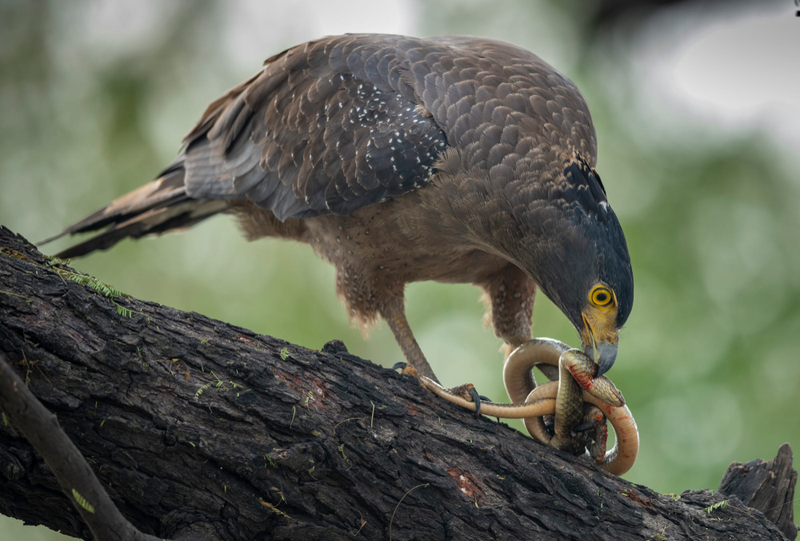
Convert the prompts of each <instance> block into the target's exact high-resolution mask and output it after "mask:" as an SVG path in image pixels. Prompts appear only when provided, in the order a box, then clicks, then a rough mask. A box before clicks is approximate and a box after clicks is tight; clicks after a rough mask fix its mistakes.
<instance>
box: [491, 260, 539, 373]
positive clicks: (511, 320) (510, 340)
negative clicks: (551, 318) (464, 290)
mask: <svg viewBox="0 0 800 541" xmlns="http://www.w3.org/2000/svg"><path fill="white" fill-rule="evenodd" d="M477 285H479V286H480V287H481V288H483V291H484V296H483V300H484V302H485V303H486V305H487V308H488V312H487V314H486V317H487V319H488V320H489V321H491V322H492V325H493V326H494V334H495V335H496V336H497V337H498V338H501V339H502V340H503V342H505V344H504V345H503V348H502V351H503V359H505V358H506V357H508V355H509V354H510V353H511V352H512V351H514V349H516V348H517V347H518V346H520V345H522V344H523V343H525V342H527V341H528V340H530V339H531V338H532V337H533V335H532V333H531V324H532V316H533V303H534V301H535V300H536V283H535V282H534V281H533V280H531V279H530V278H529V277H528V275H526V274H525V273H524V272H522V271H521V270H520V269H519V268H518V267H516V266H514V265H510V264H509V265H508V266H507V267H505V268H503V269H502V270H501V271H500V272H498V273H495V274H493V275H492V276H490V277H489V278H488V279H487V280H485V281H484V282H482V283H479V284H477Z"/></svg>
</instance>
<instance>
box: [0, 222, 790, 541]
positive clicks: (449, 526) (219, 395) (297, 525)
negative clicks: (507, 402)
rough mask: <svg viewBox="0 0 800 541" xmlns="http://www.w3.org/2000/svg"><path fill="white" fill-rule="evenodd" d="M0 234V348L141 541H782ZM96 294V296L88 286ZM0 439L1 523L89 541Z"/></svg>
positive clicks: (330, 359)
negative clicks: (189, 534)
mask: <svg viewBox="0 0 800 541" xmlns="http://www.w3.org/2000/svg"><path fill="white" fill-rule="evenodd" d="M72 272H74V271H71V270H70V269H69V268H68V267H66V266H61V265H53V264H52V262H50V263H49V264H48V260H47V259H46V258H45V257H43V256H41V254H39V253H38V252H36V250H35V249H34V248H33V247H32V246H30V245H29V244H28V243H27V242H26V241H25V240H24V239H22V238H21V237H18V236H14V235H13V234H12V233H11V232H9V231H8V230H7V229H4V228H0V351H2V352H4V353H5V355H6V357H8V358H9V359H10V360H11V361H12V362H13V365H14V368H15V370H16V371H17V373H18V374H19V375H20V376H21V377H22V378H23V380H25V381H26V382H27V385H28V387H29V388H30V389H31V391H33V393H34V394H35V395H36V396H37V397H38V399H39V400H40V401H41V402H42V403H43V404H44V405H45V406H47V408H48V409H49V410H50V411H51V412H53V413H55V414H56V415H57V417H58V421H59V422H60V425H61V427H62V428H63V429H64V431H65V432H66V433H67V434H68V435H69V437H70V438H71V439H72V441H73V442H74V443H75V445H76V446H77V447H78V449H79V450H80V451H81V453H82V454H83V456H84V457H86V459H87V460H88V462H89V464H90V465H91V466H92V468H93V469H94V471H95V473H96V474H97V476H98V478H99V479H100V481H101V483H102V484H103V485H104V486H105V487H106V489H107V490H108V492H109V494H110V496H111V498H112V500H113V502H114V503H115V504H116V505H117V507H118V508H119V510H120V511H121V512H122V514H123V515H124V516H125V517H127V518H128V519H129V520H130V521H131V522H132V523H133V524H134V525H135V526H136V527H137V528H139V529H140V530H141V531H142V532H145V533H148V534H153V535H156V536H158V537H163V538H169V537H174V536H175V535H179V534H180V535H183V534H185V532H186V531H187V529H193V530H194V531H195V532H197V535H198V537H199V538H204V539H223V540H233V539H326V540H328V539H334V540H335V539H358V538H363V539H397V540H401V539H426V540H427V539H581V540H588V539H609V540H610V539H613V540H640V539H664V540H666V539H726V540H727V539H731V538H733V539H752V540H760V539H782V538H783V536H782V534H781V533H780V531H779V530H778V528H776V526H775V525H773V524H772V523H771V522H769V521H768V520H767V519H766V518H765V517H764V515H763V514H761V513H760V512H759V511H756V510H754V509H751V508H747V507H745V506H744V505H743V504H742V503H741V502H740V501H739V500H738V499H737V498H735V497H730V498H729V499H728V504H727V506H717V508H715V509H713V510H710V511H709V510H707V509H708V508H709V507H710V506H712V505H714V504H717V503H719V502H722V501H725V499H726V498H725V497H724V496H722V495H720V494H714V493H712V492H710V491H694V492H689V491H687V492H684V493H683V494H682V495H681V497H680V498H679V499H678V500H677V501H675V500H674V499H673V498H672V497H668V496H663V495H661V494H658V493H656V492H655V491H653V490H650V489H649V488H647V487H644V486H641V485H634V484H631V483H629V482H627V481H624V480H623V479H620V478H618V477H615V476H613V475H610V474H608V473H605V472H602V471H600V470H598V469H597V468H596V467H595V466H593V465H591V464H589V463H587V462H584V461H583V459H580V458H575V457H572V456H570V455H567V454H565V453H562V452H559V451H555V450H553V449H550V448H547V447H544V446H542V445H540V444H538V443H536V442H534V441H532V440H531V439H530V438H527V437H525V436H523V435H522V434H520V433H518V432H516V431H514V430H512V429H510V428H508V427H507V426H505V425H503V424H500V423H496V422H494V421H492V420H490V419H487V418H480V419H475V418H474V417H473V416H472V415H471V414H470V413H468V412H465V411H462V410H459V409H457V408H455V407H452V406H450V405H449V404H446V403H443V402H442V401H440V400H439V399H437V398H436V397H434V396H433V395H430V394H428V393H427V392H426V391H424V390H423V389H422V388H420V386H419V385H418V384H417V383H416V381H414V380H413V379H410V378H408V377H405V376H400V375H397V374H395V373H394V372H392V371H389V370H386V369H384V368H381V367H380V366H377V365H375V364H372V363H371V362H369V361H365V360H362V359H360V358H358V357H355V356H353V355H350V354H348V353H347V352H346V350H344V349H343V348H342V347H341V345H340V344H338V345H337V344H336V343H331V344H329V345H328V346H327V347H326V348H323V350H324V351H311V350H308V349H304V348H301V347H298V346H294V345H292V344H289V343H286V342H283V341H281V340H278V339H275V338H272V337H269V336H262V335H257V334H255V333H253V332H251V331H248V330H246V329H242V328H238V327H234V326H232V325H228V324H225V323H222V322H219V321H214V320H212V319H209V318H206V317H204V316H202V315H200V314H196V313H186V312H181V311H179V310H175V309H172V308H168V307H164V306H159V305H157V304H155V303H150V302H144V301H139V300H135V299H132V298H128V297H120V296H115V295H114V294H113V292H109V291H106V292H107V293H111V295H110V296H105V295H103V294H101V293H99V292H98V291H96V290H95V289H92V288H91V287H89V285H90V284H87V285H81V284H79V283H76V282H75V281H74V280H76V279H77V280H79V281H85V280H86V279H85V278H83V279H82V278H80V277H78V275H77V274H71V273H72ZM93 283H94V285H95V286H96V287H98V288H100V289H103V286H102V285H101V284H98V283H96V282H93ZM17 428H18V427H14V426H12V425H6V424H0V473H1V474H2V483H0V512H2V513H4V514H6V515H9V516H13V517H16V518H19V519H22V520H25V521H26V522H28V523H34V524H44V525H46V526H48V527H50V528H52V529H55V530H61V531H62V532H64V533H66V534H68V535H73V536H76V537H81V538H90V535H91V534H90V532H89V530H88V528H87V527H86V526H85V525H84V524H83V522H82V521H81V519H80V516H79V515H78V513H77V512H76V511H75V509H74V508H73V506H72V505H70V503H69V501H68V500H67V498H66V497H65V496H64V495H63V493H62V491H61V489H60V488H59V486H58V483H57V481H56V479H55V477H54V476H53V475H52V473H51V472H50V470H49V468H48V467H47V466H46V464H45V463H44V462H43V460H42V459H41V458H40V456H39V455H38V453H37V452H35V451H34V449H33V448H32V447H31V445H30V444H29V443H28V442H27V440H25V439H23V438H22V436H21V435H20V434H19V432H18V430H17Z"/></svg>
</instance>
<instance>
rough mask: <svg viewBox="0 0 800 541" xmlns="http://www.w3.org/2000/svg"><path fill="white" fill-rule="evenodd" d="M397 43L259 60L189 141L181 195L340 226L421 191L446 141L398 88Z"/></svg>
mask: <svg viewBox="0 0 800 541" xmlns="http://www.w3.org/2000/svg"><path fill="white" fill-rule="evenodd" d="M400 39H401V38H400V37H399V36H337V37H334V38H325V39H321V40H318V41H313V42H309V43H306V44H304V45H300V46H298V47H295V48H292V49H289V50H287V51H284V52H283V53H280V54H278V55H276V56H274V57H272V58H270V59H269V60H267V61H266V63H265V68H264V70H263V71H262V72H261V73H260V74H258V75H256V76H255V77H253V78H251V79H250V80H249V81H246V82H245V83H243V84H241V85H239V86H237V87H236V88H234V89H232V90H230V91H229V92H228V93H227V94H225V96H223V97H222V98H220V99H219V100H217V101H216V102H214V103H212V104H211V106H209V108H208V110H207V111H206V112H205V114H204V115H203V118H202V119H201V120H200V122H199V123H198V125H197V126H196V127H195V128H194V130H192V131H191V133H190V134H189V135H188V136H187V140H186V142H187V147H186V152H185V155H184V168H185V169H186V176H185V180H184V183H185V185H186V193H187V194H188V195H189V196H190V197H192V198H194V199H244V198H247V199H249V200H251V201H253V202H254V203H256V204H257V205H258V206H260V207H263V208H265V209H268V210H271V211H273V212H274V213H275V215H276V216H277V217H278V218H279V219H280V220H284V219H286V218H289V217H294V218H303V217H309V216H315V215H319V214H326V213H336V214H349V213H351V212H353V211H355V210H357V209H359V208H361V207H364V206H366V205H370V204H373V203H377V202H379V201H383V200H385V199H387V198H389V197H394V196H397V195H400V194H402V193H405V192H408V191H409V190H412V189H414V188H418V187H421V186H423V185H424V184H425V183H426V182H427V181H428V179H429V178H430V177H431V174H432V167H433V163H434V161H435V160H436V157H437V156H438V154H439V153H440V152H442V151H443V150H444V149H445V147H446V145H447V139H446V137H445V134H444V132H443V131H442V129H441V128H440V126H439V125H438V124H437V122H436V120H435V119H434V118H432V117H431V116H430V114H429V113H428V112H427V111H426V110H425V109H423V108H419V107H417V105H418V102H417V101H416V100H415V99H414V98H415V97H414V94H413V91H409V89H404V88H403V86H404V83H403V81H402V74H403V72H404V71H407V70H408V63H409V61H408V59H407V58H405V57H404V56H403V55H402V52H401V51H398V49H397V46H396V45H397V41H398V40H400ZM404 90H405V91H404Z"/></svg>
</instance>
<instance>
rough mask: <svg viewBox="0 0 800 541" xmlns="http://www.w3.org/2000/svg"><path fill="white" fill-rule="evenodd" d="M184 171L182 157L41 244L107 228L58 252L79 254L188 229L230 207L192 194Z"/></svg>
mask: <svg viewBox="0 0 800 541" xmlns="http://www.w3.org/2000/svg"><path fill="white" fill-rule="evenodd" d="M184 174H185V170H184V168H183V162H182V161H178V162H176V163H175V164H173V165H172V166H170V168H168V169H167V170H166V171H164V173H163V174H162V176H161V177H159V178H158V179H156V180H154V181H153V182H150V183H149V184H145V185H144V186H142V187H141V188H138V189H136V190H134V191H132V192H130V193H127V194H125V195H123V196H122V197H120V198H118V199H115V200H114V201H112V202H111V203H109V204H108V205H106V206H105V207H103V208H101V209H100V210H98V211H97V212H94V213H93V214H91V215H89V216H87V217H86V218H84V219H82V220H80V221H78V222H75V223H74V224H72V225H70V226H69V227H67V228H66V229H64V231H62V232H61V233H59V234H58V235H56V236H54V237H51V238H49V239H46V240H44V241H42V242H40V243H39V245H42V244H45V243H48V242H51V241H53V240H56V239H58V238H61V237H63V236H64V235H74V234H76V233H83V232H88V231H97V230H99V229H103V228H105V230H103V231H102V232H100V233H98V234H97V235H94V236H92V237H90V238H88V239H86V240H84V241H82V242H80V243H78V244H75V245H73V246H70V247H69V248H67V249H65V250H62V251H61V252H59V253H58V254H56V256H57V257H60V258H71V257H79V256H82V255H86V254H89V253H91V252H94V251H96V250H107V249H108V248H111V247H112V246H113V245H115V244H116V243H117V242H119V241H121V240H122V239H124V238H128V237H130V238H134V239H136V238H139V237H142V236H144V235H158V234H161V233H164V232H166V231H175V230H180V229H186V228H188V227H190V226H192V225H194V224H196V223H198V222H201V221H203V220H205V219H206V218H209V217H211V216H213V215H214V214H217V213H219V212H222V211H224V210H225V209H226V208H227V207H228V203H227V202H226V201H220V200H210V199H192V198H191V197H189V196H188V195H187V194H186V188H185V186H184V182H183V180H184Z"/></svg>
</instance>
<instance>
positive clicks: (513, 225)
mask: <svg viewBox="0 0 800 541" xmlns="http://www.w3.org/2000/svg"><path fill="white" fill-rule="evenodd" d="M596 162H597V140H596V134H595V129H594V126H593V124H592V119H591V115H590V113H589V108H588V106H587V103H586V101H585V100H584V98H583V96H582V95H581V94H580V92H579V91H578V89H577V88H576V87H575V85H574V84H573V83H572V82H571V81H570V80H569V79H567V78H566V77H565V76H563V75H562V74H560V73H559V72H558V71H556V70H555V69H554V68H552V67H551V66H550V65H549V64H547V63H546V62H544V61H543V60H542V59H540V58H539V57H538V56H536V55H534V54H533V53H531V52H529V51H527V50H525V49H522V48H520V47H516V46H514V45H511V44H508V43H504V42H502V41H496V40H491V39H484V38H478V37H470V36H444V37H436V38H414V37H407V36H399V35H379V34H348V35H341V36H330V37H325V38H322V39H319V40H316V41H309V42H307V43H303V44H301V45H297V46H295V47H292V48H290V49H287V50H285V51H283V52H281V53H278V54H276V55H275V56H272V57H271V58H269V59H267V60H266V61H265V62H264V65H263V69H261V71H259V72H258V73H257V74H255V75H253V76H252V77H250V78H249V79H248V80H246V81H244V82H243V83H241V84H239V85H238V86H235V87H234V88H232V89H230V90H229V91H227V92H226V93H225V94H224V95H223V96H222V97H220V98H219V99H217V100H216V101H214V102H213V103H211V105H209V106H208V108H207V109H206V111H205V113H204V114H203V116H202V118H201V119H200V121H199V122H198V123H197V125H196V126H195V127H194V129H192V130H191V131H190V132H189V134H188V135H187V136H186V138H185V140H184V148H183V150H182V152H181V153H180V155H179V156H178V158H177V159H176V160H175V161H173V162H172V163H171V164H170V165H169V166H168V167H167V168H166V169H165V170H164V171H163V172H162V173H161V174H160V175H159V177H158V178H157V179H156V180H154V181H152V182H150V183H149V184H145V185H144V186H142V187H140V188H138V189H137V190H134V191H132V192H130V193H128V194H126V195H123V196H122V197H120V198H118V199H115V200H114V201H112V202H111V203H109V204H108V205H106V206H105V207H103V208H101V209H100V210H98V211H97V212H95V213H94V214H91V215H90V216H88V217H86V218H84V219H82V220H80V221H78V222H77V223H75V224H73V225H71V226H69V227H67V228H66V229H64V231H63V232H62V233H61V234H60V235H58V236H57V237H54V238H58V237H60V236H62V235H67V234H69V235H72V234H78V233H84V232H89V231H94V232H95V234H94V235H93V236H91V237H89V238H87V239H86V240H83V241H82V242H79V243H78V244H76V245H74V246H72V247H70V248H67V249H66V250H64V251H62V252H61V253H60V254H58V256H59V257H62V258H69V257H77V256H82V255H85V254H88V253H90V252H93V251H95V250H105V249H107V248H110V247H111V246H113V245H114V244H116V243H117V242H119V241H120V240H122V239H124V238H128V237H130V238H134V239H135V238H139V237H142V236H145V235H153V234H155V235H158V234H161V233H165V232H168V231H173V230H178V229H185V228H187V227H189V226H192V225H193V224H196V223H198V222H201V221H203V220H206V219H207V218H210V217H211V216H213V215H215V214H219V213H226V214H232V215H233V216H234V217H235V218H236V219H237V220H238V222H239V225H240V226H241V229H242V231H243V233H244V235H245V236H246V238H247V239H249V240H255V239H259V238H263V237H281V238H286V239H291V240H294V241H299V242H302V243H306V244H309V245H311V247H312V248H313V250H314V251H315V253H316V254H317V255H318V256H320V257H321V258H323V259H326V260H327V261H329V262H330V263H331V264H333V265H334V267H335V268H336V291H337V293H338V295H339V296H340V298H341V299H342V300H343V301H344V304H345V306H346V308H347V310H348V312H349V315H350V318H351V320H352V321H353V322H355V323H357V324H360V325H362V326H364V327H367V326H369V325H371V324H373V323H375V322H376V321H377V320H378V319H379V318H380V319H383V320H385V321H386V322H387V324H388V325H389V327H390V328H391V330H392V332H393V334H394V336H395V338H396V340H397V342H398V344H399V346H400V348H401V349H402V351H403V354H404V355H405V357H406V359H407V361H408V362H409V363H410V364H411V365H412V366H413V367H414V368H416V370H417V372H418V373H419V374H421V375H423V376H426V377H429V378H431V379H433V380H434V381H436V377H435V375H434V373H433V370H432V369H431V367H430V365H429V364H428V362H427V360H426V358H425V355H424V354H423V352H422V350H421V349H420V347H419V345H418V344H417V342H416V340H415V338H414V334H413V333H412V331H411V329H410V327H409V325H408V321H407V319H406V316H405V306H404V305H405V299H404V288H405V285H406V284H408V283H411V282H416V281H422V280H435V281H438V282H444V283H470V284H475V285H476V286H478V287H479V288H481V289H483V291H484V294H485V299H487V304H488V307H489V308H488V309H489V316H490V317H491V321H492V323H493V326H494V331H495V334H496V335H497V336H498V337H499V338H501V339H502V340H503V341H504V342H505V344H506V346H505V347H507V348H508V349H509V350H510V349H513V348H514V347H516V346H519V345H520V344H522V343H524V342H526V341H527V340H529V339H530V338H531V336H532V335H531V325H532V322H531V316H532V310H533V305H534V300H535V296H536V291H537V289H541V290H542V291H543V292H544V294H545V295H547V297H549V298H550V299H551V300H552V301H553V303H554V304H555V305H556V306H558V308H559V309H560V310H561V311H562V312H563V313H564V315H566V317H567V318H568V319H569V321H570V322H572V324H573V325H574V326H575V329H576V330H577V332H578V335H579V336H580V340H581V343H582V347H583V350H584V352H585V353H587V354H588V355H590V356H591V357H592V358H594V359H595V360H596V362H597V364H598V369H597V373H596V375H597V376H600V375H602V374H603V373H605V372H606V371H607V370H608V369H609V368H611V366H612V365H613V363H614V360H615V359H616V357H617V347H618V340H619V330H620V328H621V327H622V326H623V325H624V323H625V322H626V320H627V319H628V316H629V314H630V312H631V307H632V305H633V273H632V269H631V261H630V256H629V254H628V248H627V245H626V242H625V236H624V234H623V231H622V228H621V226H620V224H619V221H618V219H617V217H616V215H615V214H614V211H613V210H612V208H611V206H610V204H609V202H608V198H607V196H606V190H605V187H604V186H603V183H602V181H601V180H600V176H599V175H598V174H597V171H595V169H594V167H595V165H596ZM50 240H52V239H50Z"/></svg>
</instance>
